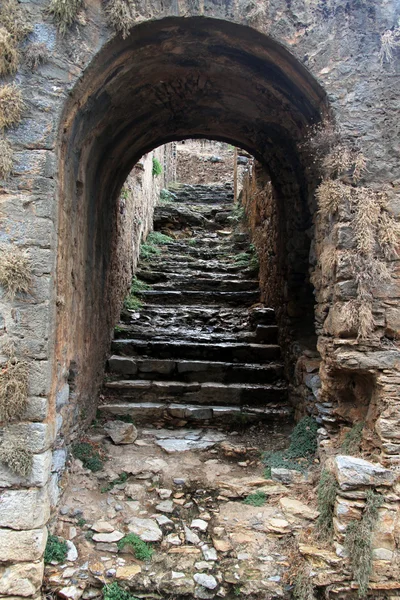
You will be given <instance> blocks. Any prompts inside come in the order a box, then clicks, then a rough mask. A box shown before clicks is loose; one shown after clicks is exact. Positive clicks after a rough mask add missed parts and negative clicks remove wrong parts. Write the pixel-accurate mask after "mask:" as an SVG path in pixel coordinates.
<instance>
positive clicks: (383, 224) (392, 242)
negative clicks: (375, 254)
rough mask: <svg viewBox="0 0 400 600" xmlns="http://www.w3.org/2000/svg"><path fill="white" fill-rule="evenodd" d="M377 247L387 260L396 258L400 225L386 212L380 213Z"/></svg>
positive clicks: (399, 242)
mask: <svg viewBox="0 0 400 600" xmlns="http://www.w3.org/2000/svg"><path fill="white" fill-rule="evenodd" d="M378 239H379V245H380V247H381V249H382V252H383V254H384V255H385V258H386V259H387V260H393V259H395V258H398V252H397V248H398V247H399V245H400V223H399V222H398V221H396V219H394V217H392V216H391V215H389V213H388V212H386V211H382V212H381V214H380V217H379V224H378Z"/></svg>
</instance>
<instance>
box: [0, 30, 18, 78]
mask: <svg viewBox="0 0 400 600" xmlns="http://www.w3.org/2000/svg"><path fill="white" fill-rule="evenodd" d="M18 63H19V53H18V49H17V46H16V43H15V40H14V39H13V37H12V36H11V34H10V33H9V32H8V31H7V29H5V27H0V77H6V76H7V75H13V74H14V73H15V72H16V70H17V69H18Z"/></svg>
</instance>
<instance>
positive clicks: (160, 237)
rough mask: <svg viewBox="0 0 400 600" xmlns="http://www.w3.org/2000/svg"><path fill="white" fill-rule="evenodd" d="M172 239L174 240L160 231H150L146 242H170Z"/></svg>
mask: <svg viewBox="0 0 400 600" xmlns="http://www.w3.org/2000/svg"><path fill="white" fill-rule="evenodd" d="M173 241H174V240H173V238H172V237H170V236H169V235H165V234H164V233H161V232H160V231H152V232H151V233H149V235H148V236H147V240H146V242H148V243H149V244H155V245H162V244H170V243H171V242H173Z"/></svg>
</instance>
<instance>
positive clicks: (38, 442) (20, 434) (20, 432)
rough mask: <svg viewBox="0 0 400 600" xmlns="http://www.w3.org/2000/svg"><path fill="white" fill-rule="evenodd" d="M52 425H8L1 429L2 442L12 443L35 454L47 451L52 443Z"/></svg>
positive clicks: (53, 429)
mask: <svg viewBox="0 0 400 600" xmlns="http://www.w3.org/2000/svg"><path fill="white" fill-rule="evenodd" d="M54 431H55V428H54V424H53V423H10V424H8V425H6V426H4V427H3V432H2V434H3V435H2V437H3V439H4V441H7V440H12V441H13V443H14V444H15V445H16V446H18V447H21V448H25V449H26V450H27V451H28V452H32V453H33V454H37V453H39V452H44V451H45V450H47V449H48V448H49V447H50V446H51V444H52V443H53V441H54Z"/></svg>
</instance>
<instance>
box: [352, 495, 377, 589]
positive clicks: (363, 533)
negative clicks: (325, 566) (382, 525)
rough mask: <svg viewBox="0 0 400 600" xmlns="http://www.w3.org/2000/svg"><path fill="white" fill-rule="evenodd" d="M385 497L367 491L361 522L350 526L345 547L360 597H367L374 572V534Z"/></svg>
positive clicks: (353, 522) (355, 522) (354, 522)
mask: <svg viewBox="0 0 400 600" xmlns="http://www.w3.org/2000/svg"><path fill="white" fill-rule="evenodd" d="M382 504H383V497H382V496H381V495H380V494H377V493H376V492H373V491H372V490H368V491H367V497H366V502H365V507H364V510H363V513H362V515H361V519H360V520H359V521H355V520H354V521H351V523H350V524H349V525H348V527H347V530H346V535H345V540H344V547H345V548H346V551H347V554H348V556H349V558H350V562H351V566H352V569H353V577H354V579H355V580H356V582H357V583H358V595H359V597H360V598H364V597H365V596H366V595H367V591H368V585H369V578H370V575H371V572H372V534H373V531H374V528H375V525H376V522H377V520H378V517H379V513H378V509H379V508H380V507H381V506H382Z"/></svg>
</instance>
